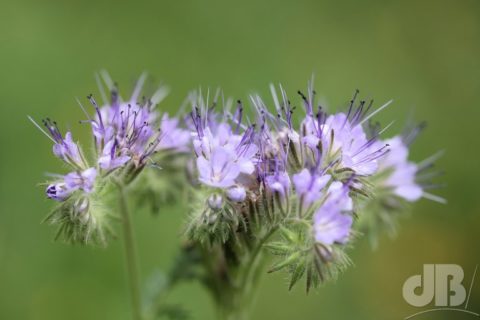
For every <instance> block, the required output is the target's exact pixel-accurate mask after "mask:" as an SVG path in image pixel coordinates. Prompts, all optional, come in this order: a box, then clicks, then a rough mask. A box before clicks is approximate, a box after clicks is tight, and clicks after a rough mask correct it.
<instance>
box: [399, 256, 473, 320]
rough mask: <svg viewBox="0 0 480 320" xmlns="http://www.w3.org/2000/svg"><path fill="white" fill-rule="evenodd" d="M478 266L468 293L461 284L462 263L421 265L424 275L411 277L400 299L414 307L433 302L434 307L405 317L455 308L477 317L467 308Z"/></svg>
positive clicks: (404, 285)
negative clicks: (460, 264)
mask: <svg viewBox="0 0 480 320" xmlns="http://www.w3.org/2000/svg"><path fill="white" fill-rule="evenodd" d="M477 267H478V265H477V266H476V267H475V271H474V272H473V275H472V280H471V281H470V286H469V287H468V293H467V290H466V289H465V287H464V285H463V279H464V272H463V268H462V267H461V266H459V265H456V264H425V265H423V274H418V275H414V276H411V277H410V278H408V279H407V280H406V281H405V283H404V284H403V290H402V293H403V298H404V299H405V301H406V302H407V303H408V304H410V305H412V306H414V307H425V306H427V305H429V304H431V303H432V301H433V302H434V307H433V308H430V309H427V310H423V311H420V312H417V313H415V314H412V315H410V316H408V317H406V318H405V320H406V319H411V318H413V317H415V316H418V315H421V314H425V313H428V312H434V311H457V312H464V313H468V314H471V315H472V316H476V317H479V316H480V315H479V314H478V313H475V312H473V311H470V310H467V308H468V301H469V299H470V294H471V292H472V287H473V283H474V281H475V276H476V274H477ZM419 291H420V292H419ZM462 305H463V308H462V307H461V306H462Z"/></svg>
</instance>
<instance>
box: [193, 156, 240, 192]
mask: <svg viewBox="0 0 480 320" xmlns="http://www.w3.org/2000/svg"><path fill="white" fill-rule="evenodd" d="M197 168H198V172H199V175H200V177H199V179H200V181H201V182H202V183H204V184H206V185H209V186H211V187H217V188H228V187H231V186H233V185H235V179H236V178H237V177H238V175H239V174H240V168H239V166H238V165H237V164H236V163H235V162H234V161H233V158H232V154H231V153H229V152H227V151H225V150H224V149H223V148H217V149H215V150H214V151H213V153H212V154H211V157H210V159H206V158H205V157H203V156H200V157H198V158H197Z"/></svg>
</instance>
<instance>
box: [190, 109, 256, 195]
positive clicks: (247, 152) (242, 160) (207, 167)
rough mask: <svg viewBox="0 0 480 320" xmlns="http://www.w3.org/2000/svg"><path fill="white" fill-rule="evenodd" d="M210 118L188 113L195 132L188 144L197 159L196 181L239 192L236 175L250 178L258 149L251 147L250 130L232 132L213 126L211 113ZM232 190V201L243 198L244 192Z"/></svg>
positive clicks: (227, 126) (218, 124) (225, 126)
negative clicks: (190, 145) (197, 178)
mask: <svg viewBox="0 0 480 320" xmlns="http://www.w3.org/2000/svg"><path fill="white" fill-rule="evenodd" d="M210 114H211V115H210V117H208V116H205V117H202V115H201V114H200V111H199V110H198V109H197V108H194V111H193V112H192V113H191V119H192V124H193V127H194V128H195V131H194V132H192V140H193V148H194V152H195V155H196V156H197V161H196V164H197V170H198V173H199V180H200V182H202V183H203V184H205V185H208V186H211V187H215V188H223V189H227V188H230V187H233V186H236V187H239V188H240V187H242V185H241V181H240V180H242V179H240V175H252V174H253V173H254V171H255V164H256V162H257V161H258V159H257V152H258V147H257V146H256V145H255V144H254V143H253V140H254V139H253V136H254V128H253V126H251V127H248V128H247V129H246V130H245V131H244V132H243V134H239V132H238V131H239V126H237V129H235V130H233V129H232V127H231V126H230V124H228V123H226V122H217V121H216V120H215V118H216V117H214V116H213V115H212V114H213V112H211V113H210ZM243 180H248V179H243ZM235 190H236V191H237V192H236V193H232V192H233V191H231V195H232V200H234V201H237V200H239V199H241V198H242V197H243V198H244V196H243V192H245V189H243V192H240V191H239V190H240V189H235ZM242 200H243V199H242Z"/></svg>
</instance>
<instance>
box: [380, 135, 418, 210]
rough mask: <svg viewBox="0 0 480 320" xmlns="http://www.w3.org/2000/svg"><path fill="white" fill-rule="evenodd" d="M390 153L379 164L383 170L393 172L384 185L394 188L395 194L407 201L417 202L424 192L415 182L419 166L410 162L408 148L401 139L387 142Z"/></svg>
mask: <svg viewBox="0 0 480 320" xmlns="http://www.w3.org/2000/svg"><path fill="white" fill-rule="evenodd" d="M385 142H386V143H387V144H389V145H390V152H389V153H387V154H386V155H385V156H384V157H383V158H382V159H381V160H380V162H379V164H380V169H381V170H392V173H391V174H390V175H389V176H388V178H387V179H386V181H385V182H384V184H385V185H386V186H388V187H391V188H393V193H395V194H396V195H397V196H399V197H402V198H404V199H405V200H407V201H412V202H413V201H416V200H418V199H420V198H421V197H422V194H423V190H422V188H421V187H420V186H419V185H418V184H417V183H416V182H415V175H416V173H417V166H416V165H415V164H414V163H413V162H409V161H408V148H407V146H406V145H405V144H404V143H403V141H402V139H401V137H399V136H397V137H394V138H391V139H389V140H387V141H385Z"/></svg>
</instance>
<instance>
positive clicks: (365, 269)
mask: <svg viewBox="0 0 480 320" xmlns="http://www.w3.org/2000/svg"><path fill="white" fill-rule="evenodd" d="M103 68H105V69H107V70H108V71H109V72H110V73H111V75H112V77H113V78H114V79H115V80H116V81H117V82H118V83H119V84H120V88H121V89H123V90H126V91H128V90H130V89H131V88H132V85H133V83H134V81H135V78H136V77H137V76H138V75H139V74H140V73H141V72H142V71H144V70H147V71H149V72H150V74H151V75H152V77H153V80H154V81H164V82H165V83H167V84H169V85H170V87H171V88H172V92H171V95H170V96H169V97H168V98H167V100H166V101H165V103H163V105H162V108H164V109H165V110H170V111H174V110H175V109H176V108H177V107H178V106H179V105H180V103H181V102H182V100H183V99H184V97H185V95H186V93H187V92H188V91H189V90H191V89H192V88H196V87H198V86H202V88H208V87H210V88H216V87H217V86H221V87H222V88H223V89H224V91H225V93H226V94H227V95H230V96H233V97H235V98H243V99H245V98H246V97H247V96H248V94H249V93H251V92H253V91H258V92H260V93H263V94H267V93H268V84H269V83H270V82H281V83H282V84H283V85H284V86H285V87H286V88H287V89H288V90H290V91H291V92H292V95H293V94H294V92H296V90H297V89H304V88H305V86H306V82H307V80H308V79H309V78H310V76H311V75H312V73H314V74H315V76H316V88H317V92H318V93H319V94H320V95H321V96H322V97H324V99H325V101H327V102H328V105H329V106H330V107H331V108H333V109H335V108H337V107H342V106H343V105H345V104H346V102H347V101H348V100H349V98H350V97H351V94H352V93H353V91H354V90H355V89H356V88H358V89H360V90H361V94H362V95H363V96H364V97H373V98H375V100H376V101H377V102H378V103H379V104H380V103H382V102H385V101H387V100H389V99H394V104H393V106H392V107H391V108H389V109H387V110H386V111H385V112H383V113H382V114H381V115H380V116H379V117H378V118H379V119H380V120H383V123H388V122H389V121H390V120H391V119H396V120H397V122H396V123H395V129H396V130H401V129H402V125H403V122H404V121H405V120H406V119H407V118H408V117H409V116H412V117H413V119H416V120H427V121H428V123H429V126H428V130H426V131H425V132H424V134H422V135H421V137H420V138H419V139H418V140H417V141H416V143H415V144H414V147H413V150H412V158H413V159H417V160H421V159H423V158H425V157H427V156H429V155H431V154H433V153H434V152H436V151H438V150H440V149H445V150H446V154H445V156H444V157H443V158H442V159H440V160H439V161H438V167H439V168H442V169H444V170H445V171H446V174H445V176H444V177H442V178H441V180H442V181H443V182H445V183H446V184H447V185H448V186H447V187H446V188H444V189H441V190H439V191H438V192H437V193H438V194H440V195H442V196H443V197H445V198H447V199H448V204H447V205H440V204H437V203H434V202H431V201H427V200H423V201H421V202H420V203H417V204H416V205H415V206H414V207H413V208H412V210H411V211H412V212H411V216H410V218H408V219H404V220H403V221H402V223H401V228H400V232H399V235H398V236H397V237H396V238H395V239H390V238H388V237H382V239H381V240H382V241H381V244H380V247H379V248H378V249H377V250H375V251H372V250H371V248H370V247H369V244H368V242H367V241H366V240H365V239H363V240H360V241H359V242H358V244H357V246H356V248H355V249H354V250H353V251H352V252H351V257H352V259H353V261H354V262H355V266H354V267H352V268H350V269H349V270H348V271H347V272H346V273H345V274H344V275H343V276H342V277H340V279H339V280H338V281H337V282H336V283H331V284H328V285H326V286H325V287H323V288H321V289H320V290H318V292H316V293H314V294H310V295H309V296H306V295H305V293H304V291H303V290H302V288H301V286H299V287H298V288H296V289H294V290H293V291H292V292H288V291H287V288H286V279H285V278H284V277H282V275H281V274H278V275H269V276H267V277H266V278H265V280H264V281H263V283H262V285H261V290H260V293H259V297H258V301H257V304H256V306H255V309H254V311H253V314H252V319H277V320H280V319H352V318H354V319H403V318H404V317H405V316H408V315H409V314H412V313H414V312H417V311H419V309H416V308H413V307H411V306H409V305H408V304H407V303H406V302H405V301H404V300H403V298H402V292H401V290H402V285H403V282H404V281H405V279H407V278H408V277H409V276H411V275H413V274H419V273H421V271H422V265H423V264H424V263H455V264H460V265H462V266H463V267H464V269H465V276H466V281H465V283H466V284H467V285H468V284H469V282H470V279H471V276H472V273H473V269H474V268H475V265H476V264H477V263H479V262H480V254H479V252H480V250H479V249H478V245H479V243H480V232H479V227H480V201H479V191H480V190H479V187H478V183H479V181H480V180H479V179H480V175H479V168H478V166H479V160H478V159H479V156H480V151H479V146H480V145H479V143H478V141H479V140H478V135H479V120H480V105H479V90H480V2H479V1H477V0H451V1H438V0H421V1H418V0H407V1H373V0H366V1H317V0H311V1H259V0H243V1H155V2H154V1H134V2H130V3H129V2H126V1H125V2H124V1H104V0H97V1H51V0H45V1H35V0H16V1H6V0H0V103H1V106H0V110H1V113H0V120H1V122H0V146H1V148H0V319H7V320H10V319H39V320H40V319H48V320H54V319H62V320H63V319H72V320H74V319H75V320H76V319H116V320H117V319H120V320H121V319H129V317H130V310H129V308H130V307H129V300H128V296H127V295H126V293H125V289H126V281H125V275H124V267H123V264H122V263H123V252H122V243H121V241H115V242H114V243H112V245H111V246H109V247H108V248H107V249H98V248H97V249H95V248H84V247H78V246H77V247H70V246H67V245H64V244H62V243H54V242H53V240H52V238H53V233H54V230H52V228H50V227H48V226H46V225H41V224H40V221H41V220H42V218H43V217H44V215H45V214H46V213H47V212H48V211H49V208H51V206H52V203H51V202H49V201H47V200H46V199H45V196H44V194H43V189H42V187H39V186H38V183H39V182H41V181H43V180H44V173H45V172H58V171H61V167H60V166H59V164H60V163H59V161H58V160H56V159H55V158H54V157H53V156H52V154H51V143H50V142H49V141H48V140H47V139H46V138H45V137H44V136H43V135H42V134H41V133H40V132H39V131H38V130H37V129H35V128H34V127H33V126H32V124H31V123H30V122H29V121H28V120H27V117H26V116H27V115H32V116H33V117H35V118H37V119H38V118H41V117H44V116H51V117H54V118H55V119H57V120H58V122H59V123H61V124H62V126H63V127H64V128H66V127H69V128H71V129H72V130H73V131H74V133H75V135H76V136H78V137H79V138H80V139H85V138H87V131H86V128H85V127H82V126H81V125H79V124H78V120H79V119H81V118H82V117H83V116H82V114H81V111H80V109H79V108H78V107H77V105H76V102H75V97H80V98H81V99H84V97H85V96H86V95H87V94H89V93H92V92H93V93H96V92H97V91H96V85H95V81H94V76H93V75H94V72H96V71H98V70H100V69H103ZM392 132H393V131H392ZM181 208H184V207H183V204H179V205H177V206H172V207H168V208H165V209H164V212H163V214H162V215H160V216H159V217H158V218H154V219H152V217H150V216H149V215H148V214H147V213H146V212H138V213H137V214H136V215H135V227H136V232H137V235H138V237H139V241H138V242H139V243H138V245H139V248H140V249H139V251H140V257H141V262H142V273H143V275H144V276H146V275H148V274H149V273H150V272H151V271H152V270H154V269H156V268H161V269H164V268H167V267H168V266H169V265H170V264H171V259H172V257H173V256H174V255H175V250H176V247H177V245H178V242H179V238H180V233H181V225H182V219H183V217H184V212H183V211H182V210H181ZM169 299H170V300H171V301H172V302H178V303H185V304H186V305H187V307H188V309H189V310H190V312H191V315H192V316H193V318H194V319H212V318H213V316H214V314H215V312H214V309H213V306H212V304H211V301H210V300H209V299H208V296H207V295H205V294H204V292H203V291H202V289H201V288H200V287H199V286H197V285H194V284H185V285H183V286H181V287H179V288H178V289H177V290H175V292H174V293H173V294H172V295H171V296H170V297H169ZM469 305H470V308H469V309H471V310H473V311H476V312H480V279H477V283H476V285H474V289H473V292H472V296H471V298H470V304H469ZM434 318H435V319H453V318H455V319H470V318H471V316H469V315H463V314H451V313H446V312H444V313H436V314H431V315H429V316H424V317H422V318H421V319H434ZM419 319H420V317H419Z"/></svg>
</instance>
